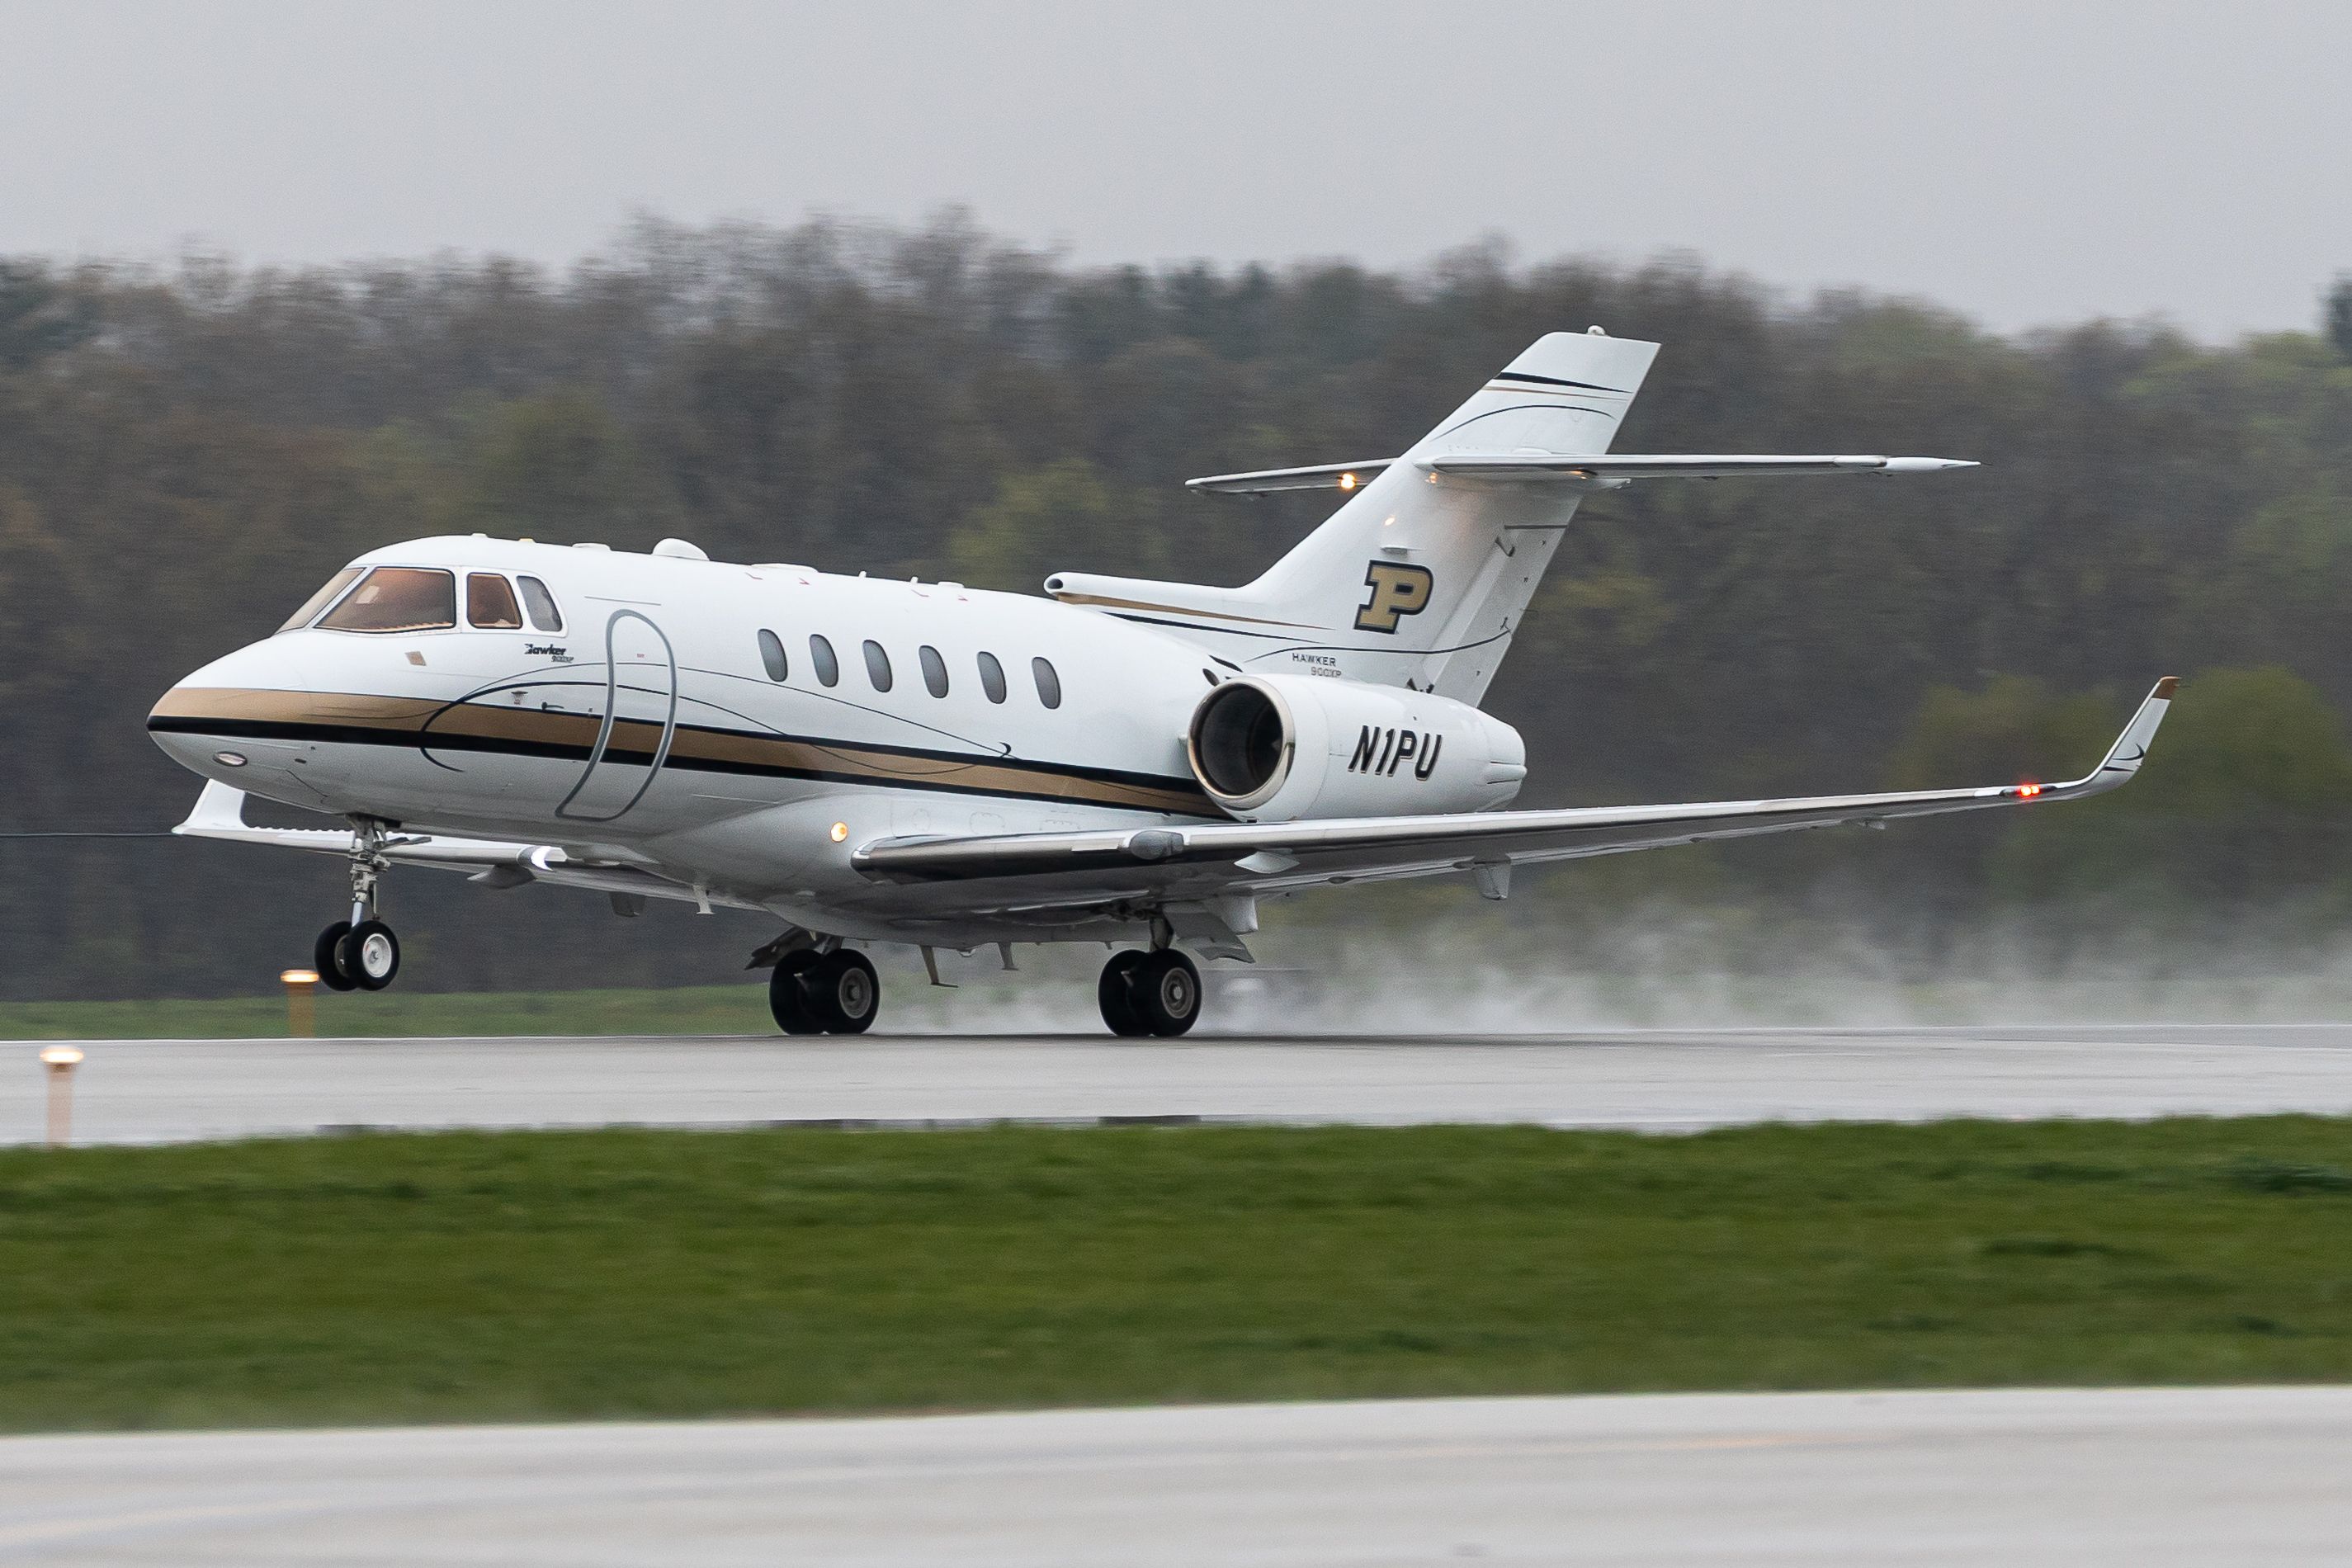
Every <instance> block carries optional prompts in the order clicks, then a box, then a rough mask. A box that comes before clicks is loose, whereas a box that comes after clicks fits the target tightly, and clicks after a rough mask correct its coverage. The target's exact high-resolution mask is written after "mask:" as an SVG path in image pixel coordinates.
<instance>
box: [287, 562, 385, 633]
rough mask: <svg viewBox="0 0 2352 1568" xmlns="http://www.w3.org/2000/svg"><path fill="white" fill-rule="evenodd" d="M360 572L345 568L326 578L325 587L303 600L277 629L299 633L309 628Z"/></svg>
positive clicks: (354, 568)
mask: <svg viewBox="0 0 2352 1568" xmlns="http://www.w3.org/2000/svg"><path fill="white" fill-rule="evenodd" d="M362 570H364V568H362V567H358V566H346V567H344V568H343V569H342V570H341V571H340V572H338V573H336V574H334V575H333V576H331V577H330V578H328V579H327V585H326V586H325V587H323V588H321V589H320V590H319V591H318V592H317V593H315V594H313V595H310V597H309V598H307V599H305V600H303V601H302V607H301V608H300V609H299V610H297V611H295V612H294V613H293V615H291V616H288V617H287V621H286V624H285V625H284V626H280V627H278V630H279V631H281V632H292V631H299V630H301V629H302V628H303V627H304V626H309V625H310V622H311V621H312V620H313V619H315V618H316V617H317V616H318V614H319V612H320V610H323V609H325V608H326V607H327V606H328V605H331V604H333V603H334V602H335V595H338V594H340V593H341V592H342V591H343V590H344V589H346V588H348V587H350V586H351V585H352V578H354V577H356V576H358V575H359V574H360V573H361V572H362Z"/></svg>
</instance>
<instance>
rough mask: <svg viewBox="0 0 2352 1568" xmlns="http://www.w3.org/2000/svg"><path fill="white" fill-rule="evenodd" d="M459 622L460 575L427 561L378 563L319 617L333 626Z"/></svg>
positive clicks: (437, 626) (430, 627) (412, 628)
mask: <svg viewBox="0 0 2352 1568" xmlns="http://www.w3.org/2000/svg"><path fill="white" fill-rule="evenodd" d="M319 625H320V628H321V629H323V630H326V631H331V632H434V631H442V630H446V628H448V627H450V626H456V625H457V577H456V576H455V575H453V574H450V573H447V572H444V571H441V570H439V569H437V568H435V567H429V566H379V567H377V568H376V569H375V570H374V571H373V572H371V573H369V574H367V579H366V581H364V582H362V584H360V585H359V586H358V587H356V588H353V589H352V591H351V593H350V594H348V595H345V596H344V599H343V602H342V603H341V604H340V605H336V606H335V607H334V609H333V610H331V612H329V614H328V616H327V618H326V619H325V620H323V621H320V623H319Z"/></svg>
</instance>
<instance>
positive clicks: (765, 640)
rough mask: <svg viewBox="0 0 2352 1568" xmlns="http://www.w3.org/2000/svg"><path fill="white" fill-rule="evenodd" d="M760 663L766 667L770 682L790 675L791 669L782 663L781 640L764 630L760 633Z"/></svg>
mask: <svg viewBox="0 0 2352 1568" xmlns="http://www.w3.org/2000/svg"><path fill="white" fill-rule="evenodd" d="M760 662H761V664H764V665H766V666H767V667H768V679H770V680H782V679H783V678H784V677H785V676H787V675H789V674H790V673H792V669H791V667H790V666H789V665H787V664H785V663H784V644H783V639H782V638H781V637H778V636H776V634H775V633H773V632H772V631H767V630H765V629H762V630H761V633H760Z"/></svg>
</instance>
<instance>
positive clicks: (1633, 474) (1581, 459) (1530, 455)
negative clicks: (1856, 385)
mask: <svg viewBox="0 0 2352 1568" xmlns="http://www.w3.org/2000/svg"><path fill="white" fill-rule="evenodd" d="M1402 461H1403V459H1402V458H1370V459H1367V460H1366V461H1364V462H1360V463H1323V464H1319V465H1318V466H1316V467H1314V468H1262V469H1260V470H1258V471H1257V472H1255V473H1247V474H1211V475H1209V476H1208V477H1207V478H1205V479H1187V480H1185V481H1184V488H1185V489H1193V490H1200V491H1202V492H1203V493H1206V494H1212V495H1232V496H1253V495H1267V494H1271V493H1273V492H1275V491H1276V490H1328V489H1339V490H1351V489H1355V488H1356V487H1357V486H1359V485H1360V484H1362V483H1364V482H1365V481H1366V480H1367V479H1370V478H1372V476H1374V475H1375V474H1378V473H1381V472H1382V471H1383V470H1385V469H1388V468H1393V467H1395V466H1396V465H1397V464H1398V463H1400V462H1402ZM1414 466H1415V467H1416V468H1427V469H1429V470H1430V471H1431V472H1432V473H1438V474H1452V475H1454V476H1455V477H1457V478H1460V479H1521V480H1528V481H1541V480H1547V479H1549V480H1555V481H1559V480H1568V481H1575V480H1582V481H1585V482H1587V483H1592V482H1596V481H1597V482H1600V483H1602V484H1604V485H1609V484H1622V483H1625V482H1627V481H1629V480H1632V479H1741V478H1769V477H1771V476H1776V475H1780V476H1785V475H1791V474H1882V475H1884V474H1930V473H1939V472H1941V471H1943V470H1944V469H1947V468H1975V467H1976V466H1977V465H1976V464H1974V463H1973V462H1969V461H1968V460H1966V459H1964V458H1880V457H1869V456H1851V457H1775V456H1771V455H1769V454H1759V453H1737V452H1734V453H1724V454H1719V455H1717V456H1712V457H1709V456H1705V455H1688V454H1684V453H1650V454H1643V453H1636V452H1594V453H1587V454H1576V453H1556V452H1440V453H1437V454H1435V455H1434V456H1432V457H1426V458H1417V459H1415V460H1414Z"/></svg>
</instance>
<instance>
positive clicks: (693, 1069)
mask: <svg viewBox="0 0 2352 1568" xmlns="http://www.w3.org/2000/svg"><path fill="white" fill-rule="evenodd" d="M84 1047H85V1049H86V1050H87V1052H88V1059H87V1060H86V1062H85V1063H84V1065H83V1066H82V1067H81V1068H80V1069H79V1073H78V1075H77V1080H76V1085H77V1087H76V1091H75V1111H74V1116H75V1121H74V1134H75V1139H76V1141H77V1142H93V1141H95V1142H163V1141H171V1140H187V1139H209V1138H227V1137H236V1136H243V1135H248V1134H258V1133H310V1132H318V1131H337V1130H347V1129H350V1128H353V1127H399V1128H427V1127H459V1126H465V1127H544V1126H595V1125H602V1124H608V1123H620V1122H627V1123H639V1124H653V1125H664V1126H681V1127H687V1126H743V1125H761V1124H766V1123H771V1122H807V1121H818V1122H829V1121H860V1122H877V1123H884V1124H903V1123H911V1124H934V1123H948V1124H957V1123H964V1122H974V1121H995V1120H1034V1121H1053V1122H1076V1123H1087V1122H1091V1121H1097V1120H1099V1119H1106V1118H1110V1119H1125V1118H1152V1119H1171V1120H1178V1121H1181V1120H1189V1119H1199V1120H1202V1121H1269V1122H1356V1123H1365V1124H1374V1125H1395V1124H1402V1123H1410V1122H1429V1121H1473V1122H1501V1121H1527V1122H1540V1123H1545V1124H1548V1125H1553V1126H1561V1127H1622V1128H1638V1129H1644V1130H1649V1131H1690V1130H1696V1129H1699V1128H1705V1127H1716V1126H1724V1125H1729V1124H1735V1123H1740V1122H1751V1121H1772V1120H1786V1121H1926V1120H1932V1119H1936V1118H1942V1117H1952V1116H1990V1117H2005V1118H2016V1117H2039V1116H2095V1117H2127V1118H2145V1117H2152V1116H2162V1115H2173V1114H2212V1115H2242V1114H2253V1113H2258V1112H2266V1111H2285V1110H2304V1111H2323V1112H2330V1113H2346V1112H2352V1026H2343V1025H2307V1026H2294V1025H2259V1026H2153V1025H2128V1026H2124V1025H2117V1026H2081V1025H2072V1026H2047V1027H2034V1028H2022V1027H1979V1028H1956V1029H1922V1028H1897V1029H1881V1030H1871V1029H1834V1030H1831V1029H1773V1030H1727V1031H1713V1032H1710V1031H1689V1030H1677V1031H1659V1032H1624V1031H1619V1032H1599V1033H1587V1034H1574V1035H1550V1036H1546V1035H1510V1036H1480V1037H1406V1036H1390V1037H1355V1038H1349V1037H1329V1036H1322V1037H1300V1038H1294V1039H1279V1040H1278V1039H1265V1038H1236V1037H1200V1038H1195V1039H1186V1040H1177V1041H1155V1042H1134V1041H1115V1040H1112V1039H1110V1038H1109V1037H1106V1036H1100V1035H1071V1036H973V1037H955V1036H920V1037H896V1038H893V1037H877V1036H867V1037H858V1038H846V1039H840V1038H835V1039H826V1038H803V1039H785V1038H782V1037H763V1036H762V1037H740V1038H727V1037H676V1038H653V1039H629V1038H588V1039H560V1038H550V1039H432V1040H193V1041H157V1040H136V1041H129V1040H125V1041H110V1040H98V1041H88V1042H84ZM38 1049H39V1047H38V1046H37V1044H28V1043H18V1044H13V1045H5V1046H0V1060H5V1059H6V1058H11V1057H13V1058H14V1059H15V1060H16V1063H17V1065H16V1067H15V1068H9V1069H5V1070H0V1141H13V1142H28V1141H33V1140H37V1139H38V1138H39V1137H40V1136H41V1127H42V1114H43V1111H42V1103H43V1102H42V1098H41V1097H42V1093H43V1088H42V1079H41V1069H40V1068H39V1066H38V1064H37V1060H36V1057H37V1052H38Z"/></svg>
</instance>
